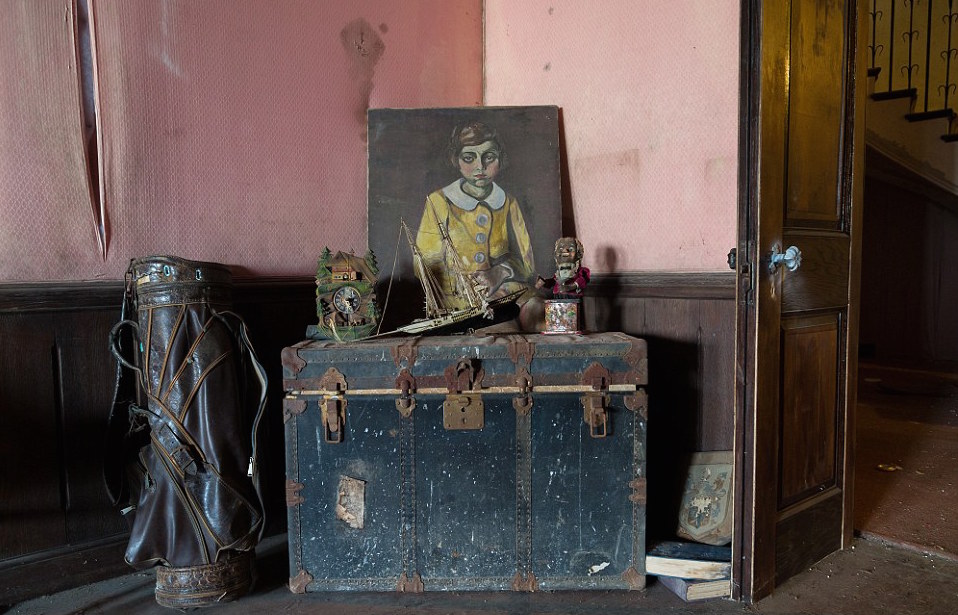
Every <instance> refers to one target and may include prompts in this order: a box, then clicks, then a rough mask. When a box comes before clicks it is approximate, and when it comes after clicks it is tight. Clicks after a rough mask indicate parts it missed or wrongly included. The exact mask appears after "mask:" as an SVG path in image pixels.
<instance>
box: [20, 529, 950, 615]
mask: <svg viewBox="0 0 958 615" xmlns="http://www.w3.org/2000/svg"><path fill="white" fill-rule="evenodd" d="M854 547H855V548H854V549H849V550H846V551H843V552H840V553H835V554H833V555H831V556H829V557H827V558H826V559H825V560H823V561H822V562H819V563H818V564H816V565H815V566H813V567H812V568H811V569H810V570H809V571H808V572H805V573H803V574H801V575H799V576H798V577H796V578H794V579H792V580H790V581H788V582H787V583H785V584H784V585H782V586H781V587H779V588H778V589H777V590H776V592H775V594H774V595H773V596H772V597H770V598H767V599H766V600H763V601H761V602H759V603H758V604H756V605H753V606H751V607H749V606H745V605H743V604H740V603H735V602H731V601H727V600H707V601H701V602H695V603H685V602H682V601H681V600H680V599H679V598H677V597H676V596H675V595H673V594H672V593H671V592H669V590H667V589H666V588H665V587H663V586H661V585H658V584H656V583H655V582H654V580H651V582H650V585H649V587H648V588H647V589H646V591H645V592H633V593H630V592H568V593H565V592H563V593H551V594H549V593H538V594H514V593H448V594H447V593H434V594H419V595H399V594H341V593H340V594H308V595H305V596H299V595H293V594H291V593H290V592H289V590H288V589H287V588H286V586H285V581H286V579H285V574H286V570H285V568H286V562H285V551H284V549H282V548H278V549H277V548H273V549H272V551H271V552H270V553H269V554H267V555H266V556H265V557H262V558H260V561H259V568H260V569H261V570H262V572H261V575H262V576H261V578H260V582H259V584H258V587H257V589H256V590H255V591H254V592H253V594H252V595H249V596H246V597H245V598H243V599H241V600H239V601H237V602H233V603H228V604H222V605H219V606H217V607H215V608H214V609H212V610H210V611H209V612H211V613H217V614H221V613H222V614H224V615H225V614H227V613H229V614H239V613H242V614H263V615H265V614H266V613H270V614H272V613H292V614H305V613H315V614H325V613H329V614H334V613H335V614H342V615H360V614H363V615H366V614H368V615H387V614H398V613H410V614H412V613H422V614H437V615H438V614H454V613H471V614H476V615H500V614H502V615H505V614H519V613H527V614H533V613H541V614H543V615H546V614H560V613H567V614H570V615H580V614H581V615H620V614H621V615H626V614H629V615H634V614H637V613H638V614H641V613H673V614H684V613H715V614H718V615H722V614H726V613H760V614H764V615H786V614H789V615H791V614H799V613H802V614H826V613H827V614H834V615H844V614H848V615H873V614H883V613H888V614H895V615H905V614H909V613H916V614H917V613H921V614H922V615H954V614H955V613H958V561H955V560H949V559H940V558H938V557H932V556H927V555H922V554H920V553H918V552H915V551H911V550H905V549H901V548H895V547H890V546H885V545H883V544H881V543H879V542H875V541H862V540H858V541H856V543H855V545H854ZM154 585H155V580H154V577H153V575H152V574H151V573H137V574H130V575H127V576H124V577H120V578H118V579H113V580H109V581H103V582H101V583H96V584H93V585H87V586H84V587H82V588H80V589H76V590H71V591H68V592H63V593H61V594H56V595H54V596H48V597H44V598H38V599H36V600H32V601H30V602H26V603H23V604H21V605H19V606H18V607H15V608H14V609H13V610H12V611H10V612H11V613H17V614H21V615H39V614H41V613H42V614H46V615H53V614H60V613H64V614H65V613H89V614H93V613H103V614H107V613H109V614H117V615H120V614H124V615H125V614H127V613H143V614H151V613H156V614H160V613H170V612H173V611H171V610H170V609H166V608H164V607H160V606H158V605H157V604H156V602H155V601H154V599H153V588H154Z"/></svg>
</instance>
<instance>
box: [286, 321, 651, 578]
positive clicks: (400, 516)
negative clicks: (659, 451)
mask: <svg viewBox="0 0 958 615" xmlns="http://www.w3.org/2000/svg"><path fill="white" fill-rule="evenodd" d="M283 367H284V376H285V387H286V390H287V396H286V399H285V408H284V421H285V424H286V450H287V453H286V455H287V457H286V462H287V504H288V506H289V508H288V511H289V547H290V551H289V552H290V570H291V572H290V574H291V578H290V589H291V590H292V591H294V592H306V591H310V592H312V591H328V590H358V591H369V590H374V591H382V590H398V591H414V592H418V591H434V590H517V591H535V590H560V589H614V588H620V589H641V588H643V587H644V586H645V486H646V480H645V450H646V449H645V443H646V418H647V410H646V408H647V404H646V394H645V390H644V388H643V386H644V385H645V384H646V383H647V380H648V377H647V373H648V372H647V362H646V345H645V342H644V340H641V339H636V338H632V337H629V336H627V335H623V334H620V333H602V334H593V335H587V336H571V335H570V336H565V335H561V336H544V335H506V336H449V337H422V338H405V339H393V340H377V341H373V340H370V341H366V342H359V343H352V344H342V343H333V342H319V341H308V342H303V343H300V344H297V345H296V346H293V347H290V348H287V349H285V350H284V354H283Z"/></svg>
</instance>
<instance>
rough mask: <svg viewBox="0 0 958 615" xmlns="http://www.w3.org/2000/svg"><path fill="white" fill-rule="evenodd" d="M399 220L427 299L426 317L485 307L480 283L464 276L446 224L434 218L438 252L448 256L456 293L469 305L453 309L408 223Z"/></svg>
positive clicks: (447, 262)
mask: <svg viewBox="0 0 958 615" xmlns="http://www.w3.org/2000/svg"><path fill="white" fill-rule="evenodd" d="M435 215H436V212H435V211H433V216H435ZM400 223H401V224H402V228H403V231H405V233H406V239H407V241H408V242H409V247H410V249H411V250H412V259H413V269H414V270H415V272H416V277H418V278H419V280H420V281H421V282H422V289H423V293H424V295H425V298H426V318H436V317H439V316H443V315H445V314H449V313H452V312H456V311H459V310H461V309H477V308H480V307H483V308H484V307H485V306H486V302H485V300H484V299H483V294H484V293H483V292H481V286H480V287H477V286H478V285H477V284H476V283H475V282H473V281H472V279H471V277H470V276H468V275H466V273H465V272H464V271H463V270H462V263H461V262H460V261H459V253H458V252H457V251H456V249H455V247H454V246H453V245H452V238H451V237H450V236H449V231H448V229H446V227H445V225H443V224H441V223H440V222H439V220H438V218H437V219H436V227H437V228H438V229H439V235H440V241H441V244H442V249H441V250H440V253H442V254H445V255H447V256H448V258H446V259H445V263H446V266H447V267H448V268H449V270H450V271H449V273H450V274H451V275H452V276H453V277H454V278H455V281H456V284H455V286H456V288H455V293H456V295H458V296H460V297H462V298H463V299H464V300H465V301H466V303H467V304H468V307H466V308H459V309H456V308H450V307H449V305H448V302H447V301H446V293H445V292H444V291H443V287H442V284H440V282H439V280H438V279H436V276H435V274H434V273H433V272H432V271H431V270H430V269H429V267H427V266H426V263H425V258H424V257H423V254H422V251H421V250H420V249H419V246H418V245H416V242H415V240H414V239H413V237H412V231H410V230H409V226H408V225H407V224H406V221H405V220H400Z"/></svg>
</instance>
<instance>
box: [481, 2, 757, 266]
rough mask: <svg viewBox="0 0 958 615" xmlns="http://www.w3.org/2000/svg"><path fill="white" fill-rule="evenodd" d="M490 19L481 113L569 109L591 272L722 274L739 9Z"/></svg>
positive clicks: (595, 8)
mask: <svg viewBox="0 0 958 615" xmlns="http://www.w3.org/2000/svg"><path fill="white" fill-rule="evenodd" d="M485 11H486V19H485V21H486V26H485V83H486V86H485V88H486V90H485V103H486V104H487V105H532V104H555V105H558V106H559V107H561V109H562V117H563V128H564V135H565V148H566V151H565V155H566V160H567V163H568V170H569V179H568V184H569V185H570V186H571V192H572V194H571V201H572V206H573V216H574V223H575V228H574V230H575V232H576V233H577V235H578V236H579V238H580V239H581V240H582V241H583V243H584V245H585V249H586V255H587V258H586V260H587V263H586V264H588V265H591V266H592V267H593V268H594V269H596V270H598V271H617V270H675V271H711V270H723V269H727V265H726V262H725V261H726V254H727V253H728V251H729V249H730V248H732V247H733V246H734V245H735V242H736V213H737V203H736V200H737V172H738V62H739V34H738V32H739V3H738V2H737V1H731V0H729V1H724V2H706V1H701V0H700V1H696V0H678V1H676V0H604V1H603V2H574V1H571V0H567V1H563V0H524V1H523V2H513V1H510V0H486V1H485ZM567 198H568V197H567ZM565 230H566V232H569V231H570V230H572V229H569V228H567V229H565Z"/></svg>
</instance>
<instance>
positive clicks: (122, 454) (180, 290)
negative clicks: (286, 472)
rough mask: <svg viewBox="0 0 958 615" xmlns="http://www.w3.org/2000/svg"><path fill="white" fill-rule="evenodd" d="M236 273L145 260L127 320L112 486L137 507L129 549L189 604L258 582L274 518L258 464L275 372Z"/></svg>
mask: <svg viewBox="0 0 958 615" xmlns="http://www.w3.org/2000/svg"><path fill="white" fill-rule="evenodd" d="M231 289H232V277H231V273H230V271H229V269H228V268H226V267H225V266H223V265H219V264H216V263H204V262H195V261H188V260H184V259H180V258H176V257H171V256H156V257H148V258H142V259H134V260H133V261H132V262H131V263H130V268H129V270H128V271H127V279H126V293H125V297H124V302H123V312H122V315H121V321H120V322H119V323H117V324H116V326H115V327H114V328H113V331H112V332H111V350H112V352H113V354H114V356H115V357H116V358H117V361H118V366H117V379H116V394H115V398H114V403H113V408H112V412H111V416H110V424H109V442H110V445H109V450H108V451H107V458H106V467H105V471H106V479H107V486H108V488H109V490H110V493H111V495H112V496H113V498H114V501H115V503H116V504H117V505H118V506H120V507H122V511H123V512H124V514H129V515H131V516H132V527H131V534H130V541H129V544H128V546H127V550H126V555H125V559H126V561H127V563H129V564H131V565H132V566H134V567H136V568H148V567H151V566H157V581H156V599H157V602H158V603H160V604H162V605H164V606H170V607H176V608H190V607H196V606H205V605H208V604H214V603H216V602H219V601H224V600H232V599H235V598H237V597H239V596H241V595H243V594H245V593H246V592H247V591H248V590H249V588H250V586H251V584H252V562H253V558H254V548H255V546H256V544H257V542H258V541H259V539H260V537H261V533H262V529H263V525H264V520H263V504H262V499H261V497H260V493H259V485H258V478H259V476H258V472H257V468H256V440H257V434H256V432H257V427H258V425H259V421H260V418H261V417H262V414H263V408H264V407H265V401H266V376H265V372H264V370H263V368H262V366H261V365H260V364H259V363H258V362H257V360H256V357H255V355H254V353H253V349H252V347H251V345H250V343H249V339H248V336H247V331H246V326H245V324H244V323H243V321H242V319H241V318H240V317H239V316H238V315H236V314H234V313H233V312H231V311H230V309H231V303H232V297H231Z"/></svg>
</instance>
